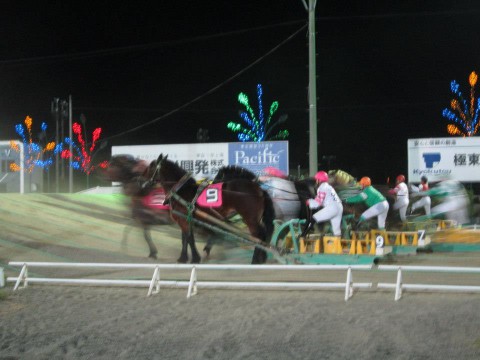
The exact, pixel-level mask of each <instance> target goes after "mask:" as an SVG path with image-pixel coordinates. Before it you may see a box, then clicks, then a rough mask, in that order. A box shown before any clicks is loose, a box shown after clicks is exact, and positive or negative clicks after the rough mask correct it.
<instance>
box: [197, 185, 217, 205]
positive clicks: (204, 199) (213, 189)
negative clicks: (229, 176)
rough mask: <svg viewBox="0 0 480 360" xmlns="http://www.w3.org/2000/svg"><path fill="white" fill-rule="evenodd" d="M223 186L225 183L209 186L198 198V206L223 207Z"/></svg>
mask: <svg viewBox="0 0 480 360" xmlns="http://www.w3.org/2000/svg"><path fill="white" fill-rule="evenodd" d="M222 186H223V183H216V184H210V185H208V186H207V187H206V188H205V189H203V191H202V193H201V194H200V196H199V197H198V199H197V205H199V206H202V207H211V208H215V207H220V206H222Z"/></svg>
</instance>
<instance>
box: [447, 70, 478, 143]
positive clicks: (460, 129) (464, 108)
mask: <svg viewBox="0 0 480 360" xmlns="http://www.w3.org/2000/svg"><path fill="white" fill-rule="evenodd" d="M477 80H478V76H477V74H476V73H475V71H472V72H471V73H470V76H469V77H468V82H469V84H470V101H469V102H468V103H467V101H466V100H465V98H464V97H463V94H462V92H461V91H460V85H459V84H458V83H457V82H456V81H455V80H453V81H452V82H451V83H450V90H451V91H452V93H453V94H454V95H455V97H456V98H453V99H452V100H451V101H450V109H448V108H445V109H444V110H443V112H442V115H443V117H444V118H446V119H448V120H449V121H450V122H452V123H450V124H448V125H447V131H448V133H449V134H450V135H462V136H464V137H465V136H473V135H475V134H476V133H477V132H478V129H479V124H480V123H479V118H478V116H479V109H480V98H479V99H475V85H476V84H477ZM475 103H476V106H475Z"/></svg>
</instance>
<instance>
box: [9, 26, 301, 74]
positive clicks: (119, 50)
mask: <svg viewBox="0 0 480 360" xmlns="http://www.w3.org/2000/svg"><path fill="white" fill-rule="evenodd" d="M298 23H304V21H302V20H295V21H288V22H283V23H278V24H273V25H264V26H257V27H254V28H248V29H241V30H234V31H229V32H222V33H218V34H211V35H201V36H195V37H192V38H187V39H179V40H169V41H161V42H152V43H147V44H139V45H130V46H122V47H115V48H109V49H99V50H92V51H83V52H76V53H68V54H58V55H46V56H36V57H29V58H21V59H11V60H0V65H31V64H42V63H52V62H57V61H74V60H82V59H87V58H96V57H103V56H113V55H118V54H124V53H130V52H133V51H146V50H151V49H157V48H161V47H165V46H174V45H183V44H188V43H193V42H200V41H207V40H212V39H218V38H222V37H228V36H234V35H241V34H245V33H248V32H252V31H260V30H266V29H272V28H278V27H282V26H290V25H295V24H298Z"/></svg>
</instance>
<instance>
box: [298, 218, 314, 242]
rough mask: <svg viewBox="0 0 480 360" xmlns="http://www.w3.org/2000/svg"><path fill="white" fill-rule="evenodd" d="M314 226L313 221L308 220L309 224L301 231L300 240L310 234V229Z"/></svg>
mask: <svg viewBox="0 0 480 360" xmlns="http://www.w3.org/2000/svg"><path fill="white" fill-rule="evenodd" d="M314 225H315V221H313V220H310V222H309V223H308V225H307V226H306V227H305V229H304V230H303V232H302V235H300V237H301V238H304V237H305V236H307V234H308V233H309V232H310V230H312V228H313V226H314Z"/></svg>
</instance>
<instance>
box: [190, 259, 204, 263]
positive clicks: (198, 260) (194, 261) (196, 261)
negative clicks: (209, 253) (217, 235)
mask: <svg viewBox="0 0 480 360" xmlns="http://www.w3.org/2000/svg"><path fill="white" fill-rule="evenodd" d="M201 260H202V259H201V258H199V259H195V260H194V259H192V264H200V262H201Z"/></svg>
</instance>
